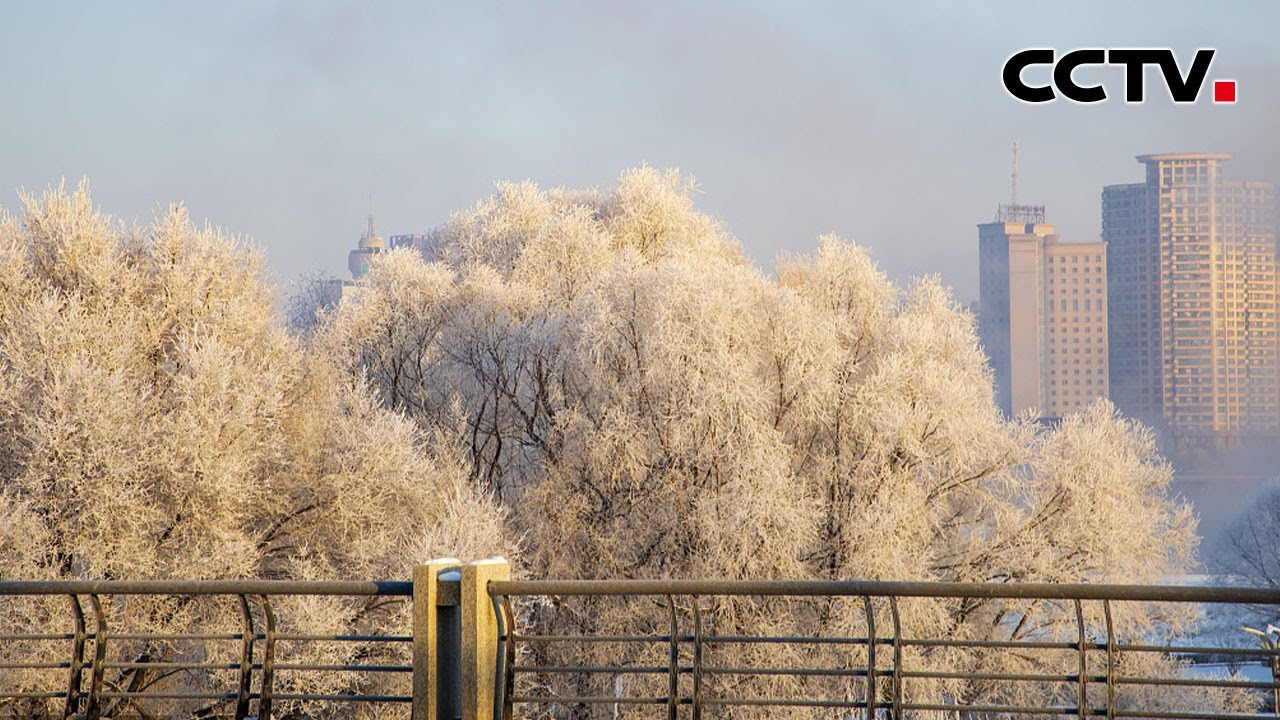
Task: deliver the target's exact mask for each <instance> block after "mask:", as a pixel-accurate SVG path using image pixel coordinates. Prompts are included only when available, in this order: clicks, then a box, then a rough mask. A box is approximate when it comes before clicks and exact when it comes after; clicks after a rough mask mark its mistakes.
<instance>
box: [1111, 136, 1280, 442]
mask: <svg viewBox="0 0 1280 720" xmlns="http://www.w3.org/2000/svg"><path fill="white" fill-rule="evenodd" d="M1230 157H1231V156H1230V155H1227V154H1225V153H1182V154H1164V155H1142V156H1139V157H1138V158H1137V159H1138V161H1139V162H1141V163H1142V164H1143V165H1144V166H1145V168H1146V181H1145V182H1142V183H1134V184H1127V185H1113V186H1108V187H1106V188H1104V189H1103V191H1102V237H1103V240H1105V241H1106V242H1107V249H1108V286H1109V287H1110V290H1111V297H1110V329H1111V339H1110V340H1111V341H1110V369H1111V393H1112V398H1113V399H1114V400H1115V402H1116V404H1117V405H1118V406H1119V407H1120V408H1121V409H1122V410H1123V411H1125V412H1126V413H1127V414H1130V415H1133V416H1134V417H1137V418H1140V419H1142V420H1144V421H1146V422H1148V423H1151V424H1154V425H1156V426H1157V427H1160V428H1162V429H1164V430H1166V431H1168V432H1170V433H1171V434H1172V435H1173V437H1174V438H1175V440H1178V441H1187V442H1193V443H1197V444H1198V443H1202V442H1204V441H1210V442H1211V443H1212V444H1217V445H1228V446H1229V445H1233V444H1236V443H1237V442H1239V441H1241V440H1244V439H1247V438H1249V437H1251V436H1275V435H1277V434H1280V356H1278V354H1277V351H1278V350H1280V345H1278V344H1277V343H1278V339H1277V334H1276V330H1277V310H1278V309H1280V308H1278V306H1277V282H1278V278H1277V258H1276V218H1275V190H1274V187H1273V186H1272V185H1271V184H1269V183H1262V182H1241V181H1232V180H1227V179H1225V178H1224V177H1223V165H1224V163H1225V162H1226V161H1227V160H1229V159H1230Z"/></svg>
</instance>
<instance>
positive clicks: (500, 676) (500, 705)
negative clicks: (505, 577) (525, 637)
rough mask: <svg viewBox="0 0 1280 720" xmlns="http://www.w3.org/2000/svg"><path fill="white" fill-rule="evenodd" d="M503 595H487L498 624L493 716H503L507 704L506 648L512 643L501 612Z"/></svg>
mask: <svg viewBox="0 0 1280 720" xmlns="http://www.w3.org/2000/svg"><path fill="white" fill-rule="evenodd" d="M503 599H504V596H499V595H492V594H491V595H489V602H491V603H492V604H493V619H494V621H495V622H497V624H498V645H499V647H498V651H497V652H495V653H494V654H493V663H494V665H493V684H494V686H495V687H494V688H493V717H494V718H500V717H503V712H504V710H505V708H506V706H507V701H506V696H507V692H508V688H507V669H508V667H509V664H508V663H507V648H508V647H510V646H511V645H512V640H511V632H512V630H511V626H512V624H510V623H508V622H507V614H506V613H505V612H503V609H502V601H503Z"/></svg>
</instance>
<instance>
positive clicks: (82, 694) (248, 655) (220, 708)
mask: <svg viewBox="0 0 1280 720" xmlns="http://www.w3.org/2000/svg"><path fill="white" fill-rule="evenodd" d="M412 594H413V584H412V583H410V582H333V581H318V582H304V581H271V580H199V581H150V580H148V581H77V580H72V581H4V582H0V599H2V600H0V601H3V602H15V600H14V598H17V597H41V596H43V597H46V598H48V597H56V596H62V597H65V598H66V606H65V607H66V615H65V627H66V629H65V630H64V631H51V632H38V633H10V634H0V644H5V645H8V646H9V647H18V645H16V644H21V647H22V648H23V650H24V652H22V653H21V654H19V655H18V656H17V657H15V656H14V655H12V654H10V655H9V656H8V657H0V679H2V678H4V677H5V676H6V674H8V673H12V672H14V671H19V670H26V671H34V672H36V673H39V674H40V679H41V680H42V681H43V682H42V685H43V687H41V688H40V689H17V690H15V689H12V688H11V687H10V686H7V685H5V684H0V703H8V704H10V707H9V708H8V709H6V708H5V707H3V705H0V714H3V713H9V712H10V711H11V710H12V709H13V708H12V703H15V702H21V701H28V702H40V701H43V702H44V703H57V702H58V701H61V703H60V704H61V708H60V711H61V714H60V715H56V714H55V715H56V716H60V717H76V718H84V719H85V720H97V719H98V718H99V717H102V716H103V714H104V712H105V711H106V710H107V709H108V707H109V706H114V707H116V708H119V709H122V710H121V711H126V712H127V710H124V709H128V708H130V707H131V706H132V707H134V708H135V709H136V708H139V707H141V706H140V705H138V703H141V702H143V701H147V702H157V701H171V702H187V703H196V704H199V705H202V707H200V708H198V709H197V710H195V711H193V713H194V714H197V715H199V714H206V715H207V714H213V715H216V716H218V717H227V716H231V717H234V718H236V720H244V719H246V718H250V717H258V718H269V717H271V715H272V705H273V703H282V702H301V703H309V702H324V703H344V704H345V703H409V702H411V701H412V696H411V694H410V692H409V690H408V687H409V685H410V679H409V678H410V675H411V673H412V671H413V667H412V665H411V664H407V663H386V662H381V663H379V662H350V663H307V662H278V661H277V656H278V653H279V651H280V649H281V647H282V645H283V644H295V645H296V644H300V643H359V644H361V645H362V646H363V647H371V648H373V647H376V648H383V649H385V650H387V652H385V653H384V654H385V655H387V656H391V657H399V656H405V655H407V648H408V644H409V643H412V640H413V638H412V635H411V633H410V632H409V631H408V630H407V629H406V630H405V631H404V632H402V633H399V634H367V635H366V634H351V633H347V634H342V633H336V632H335V633H333V634H296V633H295V634H288V633H283V632H281V631H280V629H279V624H278V622H277V614H276V608H275V606H274V605H273V603H272V599H273V598H279V597H281V596H331V597H349V598H350V597H361V596H387V597H408V596H412ZM119 596H169V597H181V598H190V599H195V598H201V597H205V598H208V597H220V598H223V599H231V600H232V605H233V607H237V610H238V611H233V613H232V614H233V617H232V618H228V619H231V620H233V621H234V622H236V623H238V624H239V628H238V631H237V632H200V631H198V630H196V631H192V632H170V633H146V632H131V629H130V628H128V627H116V626H115V624H114V622H113V619H112V613H111V607H110V605H109V601H110V600H111V599H112V598H116V597H119ZM86 601H87V602H86ZM50 627H52V625H50ZM2 632H3V629H2V628H0V633H2ZM130 642H142V643H164V644H166V645H167V646H169V647H174V646H176V645H179V644H182V643H188V644H190V645H191V646H193V647H196V648H197V650H196V651H195V652H193V653H189V656H188V657H179V658H177V659H172V658H170V659H157V658H152V657H149V656H147V655H146V654H145V653H144V654H143V655H142V656H141V657H129V658H124V659H121V658H115V657H112V653H111V651H112V649H113V648H118V647H120V646H123V645H124V644H126V643H130ZM214 646H219V647H222V648H223V649H228V650H229V652H230V654H231V655H232V656H234V659H233V660H230V661H226V662H209V661H206V660H203V659H201V658H200V657H199V656H200V655H202V654H207V652H208V648H211V647H214ZM31 658H40V659H38V660H33V659H31ZM44 658H62V659H55V660H46V659H44ZM148 672H149V673H154V674H155V676H156V677H161V678H171V679H172V678H178V679H180V678H183V677H187V678H190V677H194V676H197V675H199V676H200V677H202V678H205V679H206V682H204V683H198V684H197V689H194V690H193V689H190V688H189V687H188V686H184V685H183V684H181V683H174V682H169V683H165V684H161V685H160V686H159V688H158V689H156V688H153V687H142V686H140V685H141V683H138V684H132V685H131V684H122V682H121V679H123V678H139V677H143V676H144V673H148ZM282 673H286V674H292V673H342V674H344V677H345V676H350V677H351V678H352V679H353V681H352V683H351V686H352V687H357V686H359V685H360V682H359V681H358V680H359V678H362V677H367V676H369V674H376V675H379V676H399V675H403V676H404V682H403V683H401V684H402V685H403V686H404V687H405V691H404V692H397V693H378V694H367V693H361V692H343V693H337V694H311V693H305V692H303V693H299V692H288V691H287V688H283V686H282V683H281V682H280V677H279V676H280V674H282ZM58 675H60V676H61V678H62V679H61V680H60V681H59V680H57V679H56V676H58ZM109 675H113V676H114V677H112V678H109ZM219 680H220V681H221V687H215V688H212V689H210V688H207V687H202V686H203V685H218V684H219V682H217V681H219ZM38 707H40V706H28V709H27V711H26V712H28V713H32V714H36V713H41V714H45V713H48V712H49V710H48V706H47V705H46V706H43V707H44V710H43V711H41V710H39V709H37V708H38Z"/></svg>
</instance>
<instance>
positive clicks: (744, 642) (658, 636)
mask: <svg viewBox="0 0 1280 720" xmlns="http://www.w3.org/2000/svg"><path fill="white" fill-rule="evenodd" d="M489 593H490V595H491V597H492V598H493V600H494V603H495V605H496V606H497V607H498V608H499V609H500V610H501V612H500V613H499V617H500V622H501V625H502V628H501V634H500V640H501V641H502V643H503V652H502V653H501V657H502V668H501V672H500V674H499V677H501V678H503V683H502V688H501V693H502V703H501V706H502V714H503V716H504V717H507V718H511V717H514V716H519V715H527V714H531V715H547V716H557V715H559V714H565V713H568V714H570V715H574V716H582V717H594V716H599V717H608V716H612V715H616V714H617V713H618V711H619V708H624V707H627V706H634V705H642V706H643V705H649V706H656V707H665V714H666V716H667V717H668V718H672V719H674V718H677V717H679V716H681V715H682V714H684V713H687V716H688V717H692V718H694V719H695V720H700V718H701V717H702V716H703V713H704V712H710V713H711V714H712V715H718V714H721V713H723V712H726V711H728V710H729V709H731V708H739V709H744V710H745V709H747V708H751V707H756V708H760V709H761V710H762V711H763V710H764V709H765V708H769V707H774V708H778V709H782V708H787V707H790V708H812V709H814V710H815V711H818V712H819V713H822V712H823V711H828V712H830V713H833V715H832V716H833V717H842V718H851V717H864V718H868V719H869V720H870V719H871V718H893V719H898V718H913V717H921V718H979V717H983V718H985V717H1048V716H1053V717H1060V718H1065V717H1076V718H1090V717H1104V718H1108V719H1110V718H1122V717H1144V718H1195V719H1199V720H1242V719H1243V718H1263V717H1277V716H1278V715H1277V713H1280V710H1277V709H1276V708H1274V707H1271V708H1265V705H1264V702H1265V701H1268V700H1269V699H1270V698H1271V697H1273V694H1274V693H1276V692H1277V690H1278V689H1280V677H1277V676H1276V675H1271V676H1270V677H1268V678H1267V679H1266V681H1258V680H1257V679H1254V680H1250V679H1247V678H1244V677H1240V676H1237V675H1234V674H1233V675H1224V676H1221V677H1212V676H1209V675H1207V674H1206V673H1204V672H1201V671H1199V670H1198V669H1197V668H1196V663H1197V662H1200V661H1203V660H1205V659H1207V658H1223V657H1226V658H1229V659H1231V660H1232V662H1234V663H1238V664H1240V665H1247V664H1253V665H1255V666H1258V665H1262V666H1265V667H1277V654H1278V653H1277V650H1276V649H1275V648H1274V647H1272V648H1271V649H1269V650H1268V649H1264V648H1261V647H1255V648H1245V647H1219V646H1217V645H1213V644H1210V645H1206V644H1205V643H1204V642H1203V640H1201V641H1199V642H1196V641H1194V640H1188V641H1186V642H1182V643H1178V642H1167V643H1154V642H1152V641H1151V640H1150V638H1148V637H1142V636H1132V634H1130V636H1125V635H1124V633H1123V631H1121V630H1119V629H1118V627H1117V624H1118V622H1119V621H1118V620H1116V619H1115V618H1116V617H1117V615H1118V613H1119V612H1120V610H1121V609H1123V608H1125V607H1128V606H1129V605H1130V604H1133V603H1147V604H1151V603H1155V604H1172V605H1181V606H1186V605H1189V604H1190V605H1196V606H1199V607H1204V606H1207V605H1222V604H1250V605H1254V606H1256V605H1275V606H1280V591H1276V590H1265V589H1256V588H1226V587H1200V586H1137V585H1105V584H1099V585H1068V584H1053V585H1051V584H1018V585H1013V584H973V583H925V582H872V581H734V580H718V581H704V580H563V581H508V582H493V583H490V584H489ZM918 599H934V600H937V601H940V602H942V601H951V602H956V601H960V602H964V603H968V605H966V606H965V607H967V608H969V610H970V611H972V610H973V609H974V608H976V607H977V604H978V603H987V604H988V605H989V606H991V607H993V608H997V609H996V610H994V611H993V617H994V618H995V620H994V621H993V625H992V627H991V630H992V631H991V632H989V633H988V634H987V635H986V636H982V637H964V636H946V635H945V634H943V635H942V636H939V635H938V634H932V635H930V634H915V635H913V634H912V633H911V631H910V628H912V627H917V625H916V624H914V623H912V622H911V620H912V618H911V617H910V615H909V608H908V607H906V606H908V605H909V604H911V603H912V602H917V603H918V602H919V601H918ZM743 601H745V602H749V603H757V604H758V603H765V602H774V603H781V604H780V605H776V606H774V607H773V608H772V612H773V613H774V617H777V618H778V619H779V625H780V626H779V627H777V628H775V629H769V628H768V627H766V628H765V629H764V631H763V632H760V633H757V634H742V633H737V632H733V631H732V630H733V629H732V628H730V627H726V628H718V627H717V624H718V622H719V621H718V620H717V619H716V618H717V615H718V614H719V612H718V611H721V610H725V609H726V608H728V607H730V605H731V604H732V603H734V602H743ZM624 603H629V605H627V606H626V609H625V610H624V611H622V612H618V613H617V614H615V615H611V616H610V617H613V618H618V620H617V621H616V622H602V621H601V620H600V617H601V616H602V615H605V614H608V612H609V607H610V605H612V606H614V607H615V608H616V607H617V606H618V605H619V604H624ZM832 603H843V604H842V605H841V608H842V610H843V611H844V612H845V613H846V616H848V615H849V614H850V613H852V614H854V615H856V618H855V620H856V622H855V624H856V626H857V627H858V628H859V629H860V630H861V632H858V633H849V634H832V633H830V629H829V628H824V627H822V626H820V625H810V624H808V623H803V622H802V623H799V624H798V627H799V630H800V631H799V632H795V630H796V629H797V625H795V624H793V625H792V626H791V627H790V628H787V627H785V626H786V624H787V622H788V621H789V620H791V619H793V618H798V617H804V618H814V617H819V616H820V615H821V612H822V609H823V608H827V609H828V610H829V609H830V608H831V607H832ZM1044 603H1054V604H1055V605H1054V606H1055V607H1056V608H1057V609H1058V610H1059V611H1060V612H1059V614H1058V616H1057V617H1058V622H1057V623H1056V624H1055V625H1054V626H1053V627H1052V628H1040V629H1030V630H1024V629H1023V626H1022V625H1021V624H1019V625H1017V626H1016V627H1015V626H1014V624H1013V622H1012V621H1010V620H1009V618H1010V617H1012V615H1008V614H1005V613H1003V612H1002V611H1000V610H999V609H998V608H1000V607H1014V606H1018V607H1022V608H1031V607H1035V606H1037V605H1039V606H1040V607H1043V604H1044ZM757 607H758V605H757ZM646 609H647V614H646ZM566 618H568V620H566ZM728 624H729V625H731V624H732V623H728ZM521 627H526V628H528V631H527V632H523V633H522V632H521V630H520V628H521ZM757 629H759V628H757ZM788 629H790V630H791V632H787V630H788ZM765 647H777V648H787V649H789V650H790V651H791V652H790V655H787V656H786V658H787V660H785V661H784V662H783V663H779V664H771V663H770V662H769V661H768V660H769V658H770V657H771V656H770V655H769V654H767V653H763V654H762V653H755V654H754V655H753V654H751V653H750V652H748V650H750V649H752V648H757V649H758V648H765ZM1001 656H1004V657H1006V658H1007V657H1017V658H1018V659H1019V663H1018V664H1017V665H1016V667H1015V669H1013V670H1008V669H1001V664H1000V662H999V659H1000V657H1001ZM580 657H589V658H590V659H591V660H590V662H581V661H579V660H577V659H576V658H580ZM744 657H749V658H753V659H749V660H743V659H742V658H744ZM993 658H994V662H989V661H992V660H993ZM1143 658H1146V659H1148V660H1151V659H1154V658H1159V659H1162V662H1163V663H1164V664H1162V665H1156V666H1152V667H1155V668H1157V669H1158V670H1159V671H1151V672H1148V671H1146V670H1144V669H1143V668H1144V667H1147V666H1144V665H1142V660H1143ZM806 659H807V660H808V662H806ZM814 660H822V661H825V664H818V663H814V662H813V661H814ZM988 662H989V664H988V665H984V663H988ZM811 663H812V664H811ZM779 689H781V690H783V691H787V690H789V691H790V693H789V694H786V693H780V692H779ZM1014 689H1024V690H1022V691H1015V690H1014ZM1276 696H1277V697H1280V695H1276ZM1264 708H1265V711H1264ZM1260 713H1262V714H1260Z"/></svg>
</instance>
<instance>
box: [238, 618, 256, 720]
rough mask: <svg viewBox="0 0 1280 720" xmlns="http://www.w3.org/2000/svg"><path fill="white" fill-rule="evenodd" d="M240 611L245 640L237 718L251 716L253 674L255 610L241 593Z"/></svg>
mask: <svg viewBox="0 0 1280 720" xmlns="http://www.w3.org/2000/svg"><path fill="white" fill-rule="evenodd" d="M239 598H240V612H241V614H242V617H243V619H244V622H243V630H242V631H241V632H242V634H243V641H242V642H241V644H240V683H239V688H238V689H237V691H236V720H245V718H247V717H249V694H250V693H249V689H250V687H252V686H251V682H252V675H253V636H254V633H255V630H254V627H253V611H252V610H250V608H249V599H248V598H247V597H245V596H244V595H240V596H239Z"/></svg>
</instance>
